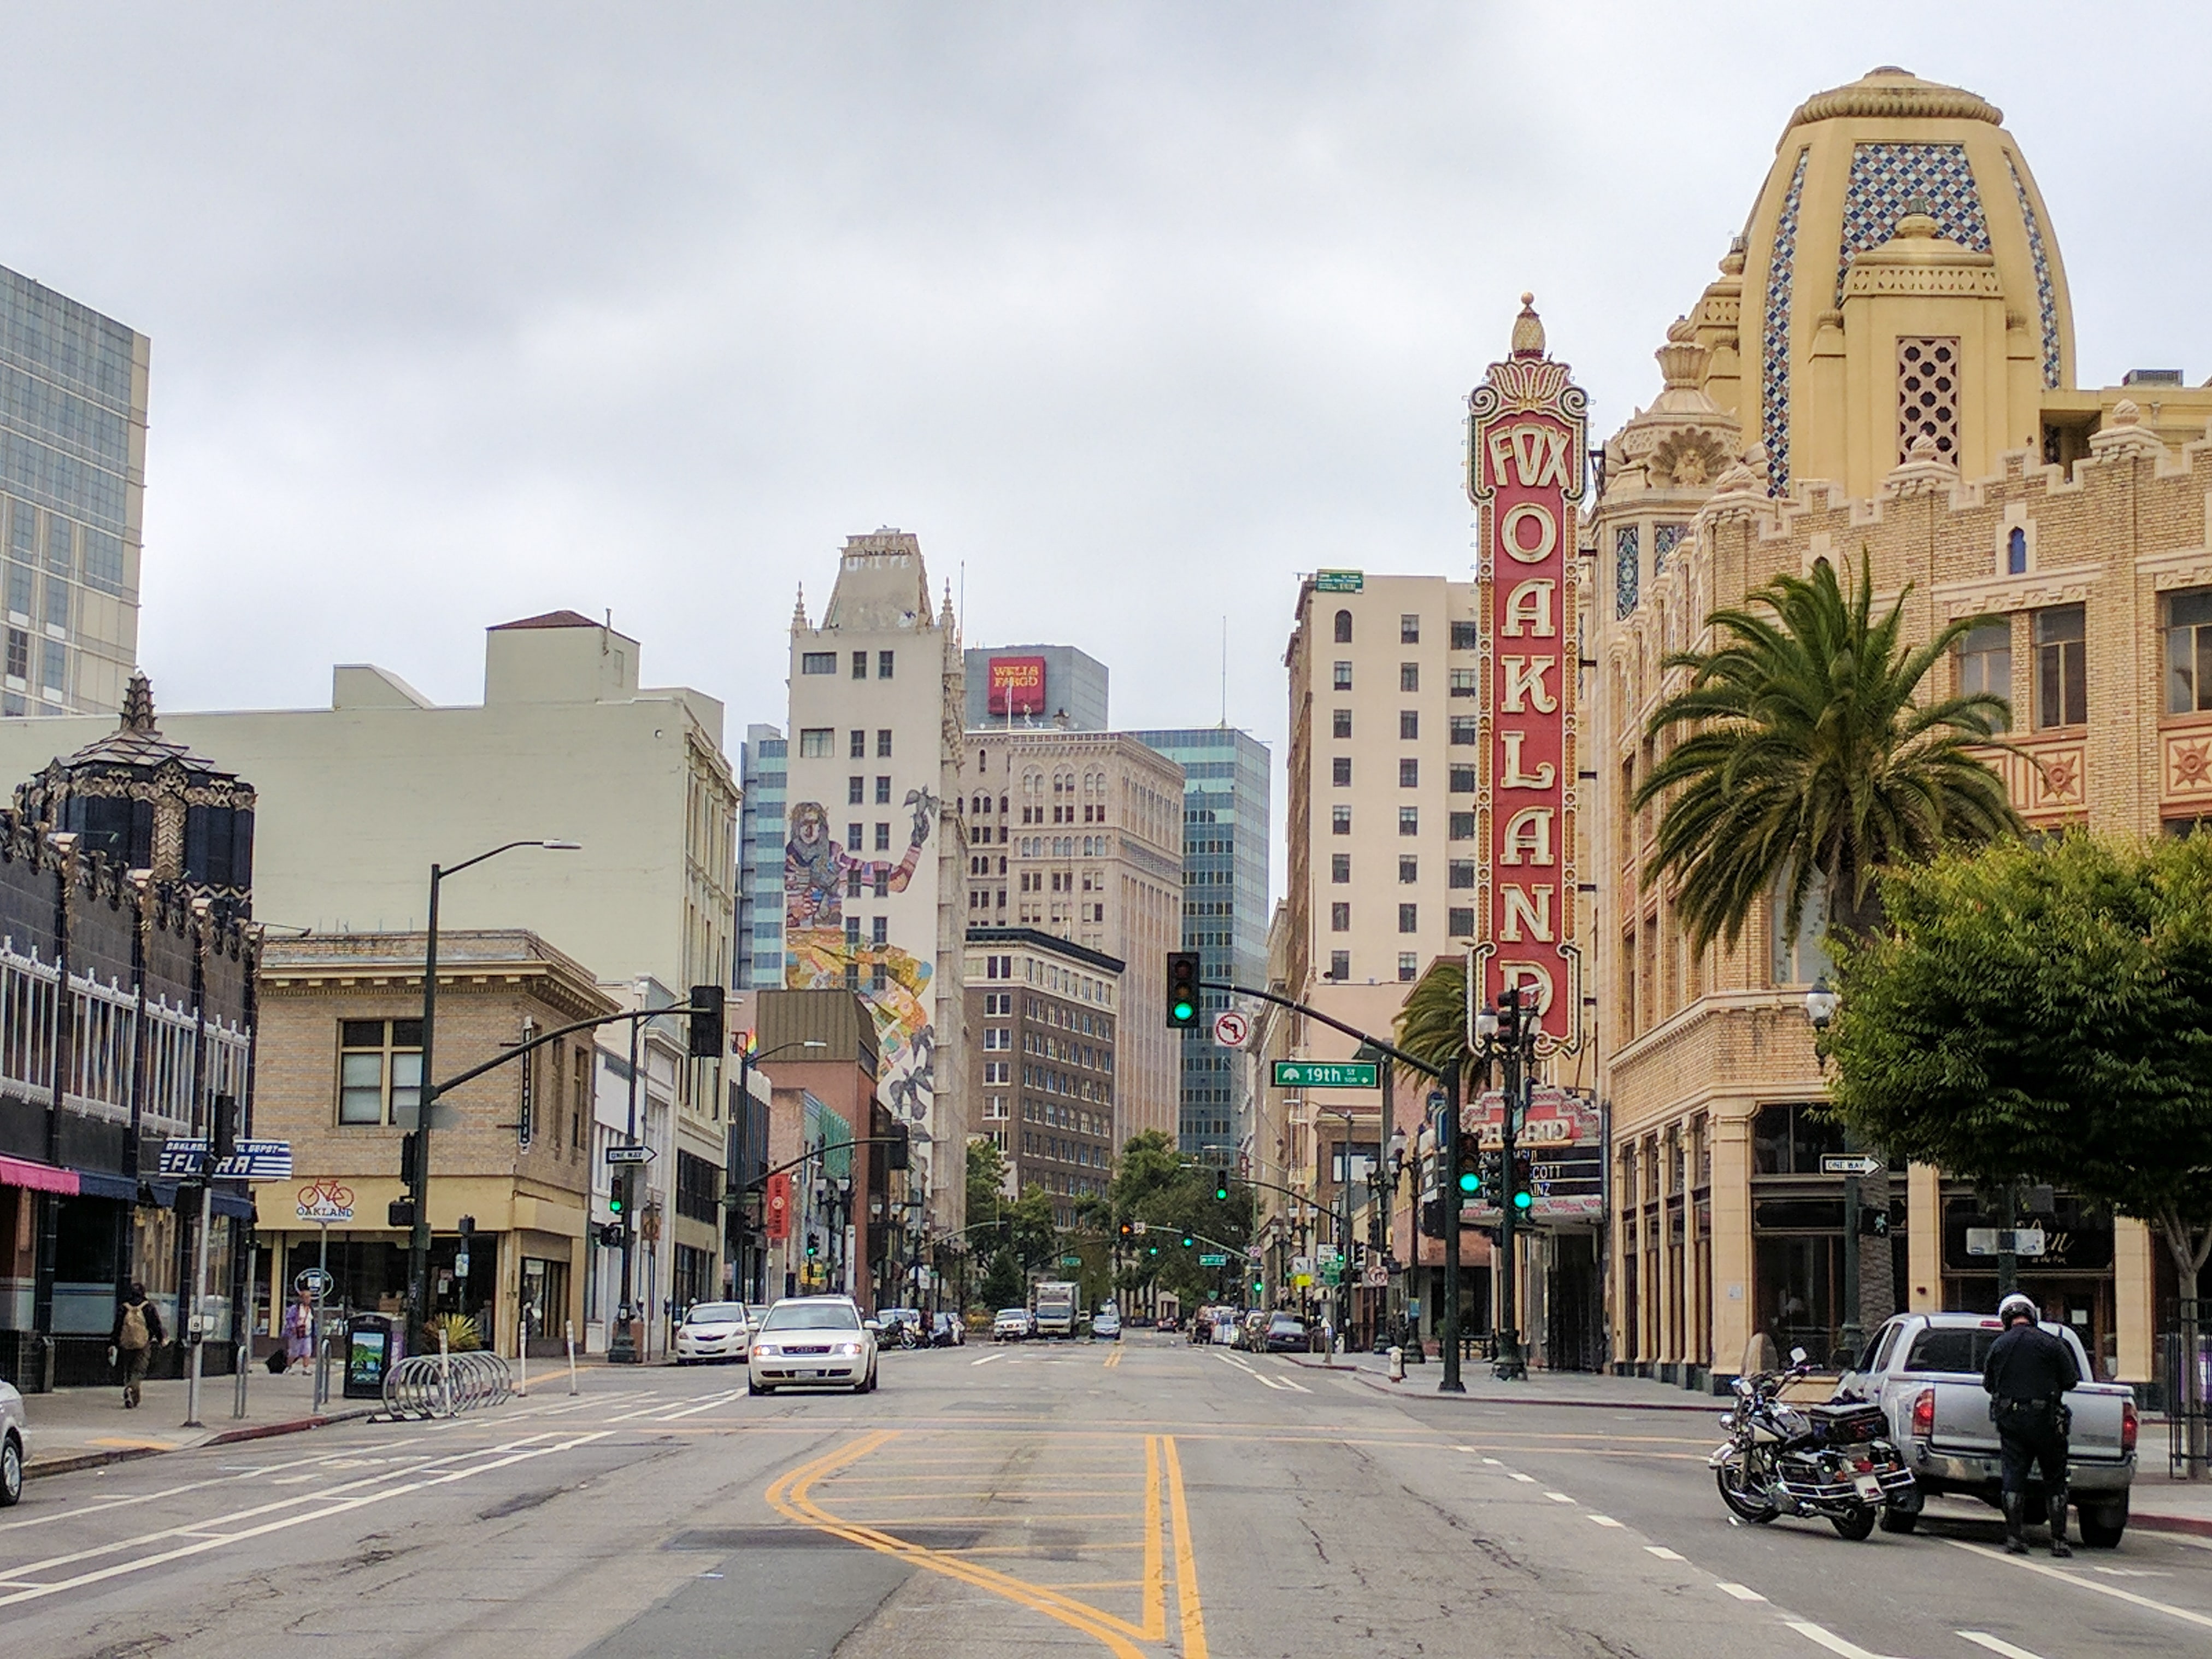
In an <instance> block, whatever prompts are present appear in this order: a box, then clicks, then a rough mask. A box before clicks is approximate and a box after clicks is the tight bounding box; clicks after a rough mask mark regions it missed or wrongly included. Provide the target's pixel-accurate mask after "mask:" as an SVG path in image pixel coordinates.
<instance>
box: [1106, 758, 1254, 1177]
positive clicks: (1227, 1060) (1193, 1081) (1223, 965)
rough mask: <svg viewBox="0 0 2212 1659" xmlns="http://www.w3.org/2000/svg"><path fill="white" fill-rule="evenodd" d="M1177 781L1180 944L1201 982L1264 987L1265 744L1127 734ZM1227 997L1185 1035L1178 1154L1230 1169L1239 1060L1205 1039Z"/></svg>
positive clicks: (1242, 1121) (1207, 1007)
mask: <svg viewBox="0 0 2212 1659" xmlns="http://www.w3.org/2000/svg"><path fill="white" fill-rule="evenodd" d="M1129 735H1130V736H1132V737H1133V738H1136V739H1137V741H1138V742H1139V743H1141V744H1145V745H1146V747H1148V748H1152V749H1156V750H1158V751H1159V752H1160V753H1161V754H1163V755H1165V756H1166V757H1168V758H1169V759H1170V760H1172V761H1176V762H1178V763H1181V765H1182V774H1183V797H1182V803H1183V813H1182V821H1183V890H1182V891H1183V905H1182V945H1183V949H1184V950H1186V951H1197V952H1199V954H1200V971H1201V973H1202V974H1203V975H1205V977H1206V978H1207V979H1210V980H1229V981H1233V982H1235V983H1237V984H1239V985H1265V984H1266V983H1267V805H1268V801H1267V790H1268V781H1269V778H1268V756H1267V744H1263V743H1261V742H1260V741H1259V740H1258V739H1257V738H1254V737H1252V736H1251V735H1250V734H1249V732H1239V731H1237V730H1236V729H1235V728H1234V727H1231V726H1202V727H1199V728H1197V729H1195V730H1190V731H1171V732H1131V733H1130V734H1129ZM1229 1000H1230V999H1229V998H1228V997H1226V996H1225V995H1224V994H1221V993H1219V992H1216V991H1208V992H1206V994H1205V997H1204V1012H1205V1013H1206V1019H1205V1020H1204V1021H1202V1022H1201V1024H1200V1028H1199V1029H1198V1030H1190V1031H1186V1032H1184V1033H1183V1034H1182V1035H1183V1048H1182V1108H1181V1112H1182V1117H1181V1123H1180V1126H1179V1127H1180V1134H1179V1136H1178V1139H1179V1141H1180V1143H1181V1146H1182V1150H1183V1151H1184V1152H1188V1153H1192V1154H1194V1155H1196V1156H1198V1157H1200V1158H1205V1159H1206V1160H1207V1161H1209V1162H1214V1163H1222V1164H1234V1162H1235V1159H1236V1156H1237V1152H1238V1151H1239V1150H1240V1149H1241V1148H1242V1146H1243V1141H1244V1139H1245V1137H1246V1135H1248V1134H1249V1133H1250V1131H1251V1116H1250V1107H1251V1103H1250V1102H1249V1099H1247V1098H1246V1097H1245V1095H1244V1086H1245V1085H1244V1079H1243V1073H1241V1072H1240V1071H1239V1070H1238V1069H1237V1060H1238V1056H1237V1055H1236V1054H1234V1053H1232V1052H1231V1050H1229V1049H1226V1048H1217V1047H1216V1046H1215V1045H1214V1042H1213V1032H1212V1024H1213V1022H1212V1015H1213V1014H1214V1013H1215V1012H1217V1011H1218V1010H1219V1009H1222V1008H1224V1007H1226V1006H1228V1003H1229Z"/></svg>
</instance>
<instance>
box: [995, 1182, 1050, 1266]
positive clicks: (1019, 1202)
mask: <svg viewBox="0 0 2212 1659" xmlns="http://www.w3.org/2000/svg"><path fill="white" fill-rule="evenodd" d="M1006 1245H1007V1248H1008V1249H1011V1250H1012V1251H1013V1253H1014V1259H1015V1260H1016V1261H1019V1262H1020V1263H1021V1264H1022V1266H1023V1267H1026V1268H1029V1269H1031V1270H1035V1269H1036V1268H1039V1267H1048V1266H1050V1265H1051V1263H1052V1261H1053V1258H1054V1256H1056V1255H1059V1254H1060V1229H1059V1226H1058V1225H1057V1223H1056V1222H1055V1221H1054V1218H1053V1212H1052V1195H1051V1194H1049V1193H1048V1192H1046V1191H1045V1189H1044V1188H1042V1187H1041V1186H1039V1185H1038V1184H1037V1183H1036V1182H1030V1184H1029V1186H1028V1187H1026V1188H1024V1189H1023V1192H1022V1195H1021V1196H1020V1197H1019V1198H1018V1199H1016V1200H1014V1201H1013V1202H1012V1204H1009V1205H1007V1206H1006Z"/></svg>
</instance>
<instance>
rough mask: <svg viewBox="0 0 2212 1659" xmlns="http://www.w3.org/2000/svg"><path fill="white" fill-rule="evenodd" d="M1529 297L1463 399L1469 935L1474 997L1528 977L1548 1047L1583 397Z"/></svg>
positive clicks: (1562, 935) (1567, 919) (1559, 1033)
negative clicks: (1476, 646) (1470, 781)
mask: <svg viewBox="0 0 2212 1659" xmlns="http://www.w3.org/2000/svg"><path fill="white" fill-rule="evenodd" d="M1529 299H1530V296H1529V295H1522V311H1521V314H1520V316H1519V317H1518V318H1517V319H1515V322H1514V325H1513V353H1512V356H1510V357H1509V358H1508V359H1507V360H1506V361H1505V362H1502V363H1492V365H1491V366H1490V372H1489V374H1488V376H1487V378H1486V379H1485V380H1484V381H1483V383H1482V385H1480V386H1477V387H1476V388H1475V389H1474V395H1473V396H1472V397H1470V398H1468V408H1469V410H1470V411H1471V419H1470V420H1469V422H1468V495H1469V496H1470V497H1471V498H1472V500H1473V501H1474V507H1475V513H1476V548H1477V567H1476V579H1477V580H1476V591H1477V599H1476V607H1477V614H1478V616H1479V617H1480V628H1481V635H1480V665H1479V668H1478V674H1479V680H1478V685H1479V688H1480V702H1479V703H1478V705H1477V708H1478V713H1479V715H1480V750H1479V754H1480V765H1479V768H1478V772H1477V789H1476V794H1475V831H1476V839H1477V848H1476V863H1475V935H1474V943H1475V955H1476V957H1477V959H1478V960H1479V961H1480V963H1481V969H1480V971H1481V975H1482V987H1481V988H1482V993H1483V995H1484V996H1485V998H1486V999H1487V1000H1491V1001H1493V1002H1494V1001H1495V1000H1496V999H1497V997H1498V993H1500V992H1501V991H1503V990H1504V989H1506V988H1507V987H1517V988H1520V989H1521V990H1522V993H1523V995H1524V997H1525V996H1526V995H1527V994H1528V993H1531V992H1533V993H1534V997H1535V1000H1536V1006H1537V1007H1538V1009H1539V1010H1540V1011H1541V1018H1542V1024H1543V1031H1544V1036H1543V1038H1542V1039H1541V1044H1540V1047H1541V1049H1542V1050H1544V1051H1548V1050H1550V1049H1553V1048H1577V1047H1579V1046H1580V1043H1581V1038H1582V1020H1581V1012H1582V994H1583V987H1582V953H1581V950H1580V945H1579V941H1578V939H1577V917H1578V915H1579V912H1580V906H1579V904H1578V903H1577V886H1576V879H1577V878H1576V867H1575V828H1576V826H1575V818H1576V810H1577V797H1578V793H1579V792H1578V790H1577V777H1576V770H1577V764H1578V762H1577V753H1576V729H1577V720H1576V708H1575V690H1576V681H1577V669H1578V667H1579V664H1578V661H1577V658H1578V656H1579V648H1578V646H1577V633H1576V627H1577V623H1576V617H1577V614H1578V611H1577V601H1578V599H1579V589H1578V585H1579V580H1580V575H1581V566H1580V563H1579V561H1578V560H1577V557H1576V550H1575V518H1574V512H1575V507H1576V505H1577V503H1578V502H1579V501H1581V500H1582V496H1583V482H1584V476H1585V467H1586V465H1587V461H1586V457H1587V448H1586V445H1585V442H1584V416H1585V411H1586V410H1587V408H1588V402H1589V400H1588V398H1586V397H1585V396H1584V394H1583V391H1582V389H1581V388H1580V387H1579V386H1574V385H1572V384H1571V382H1570V381H1569V380H1568V378H1567V372H1568V371H1567V366H1566V365H1565V363H1561V362H1553V360H1552V359H1551V358H1550V357H1549V356H1547V355H1546V354H1545V349H1544V329H1543V325H1542V324H1541V323H1540V322H1539V321H1538V320H1537V319H1536V313H1534V310H1532V309H1530V308H1529Z"/></svg>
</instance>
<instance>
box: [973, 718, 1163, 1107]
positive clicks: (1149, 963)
mask: <svg viewBox="0 0 2212 1659" xmlns="http://www.w3.org/2000/svg"><path fill="white" fill-rule="evenodd" d="M967 776H968V781H969V799H968V801H967V806H968V813H967V819H968V822H967V832H968V847H967V856H968V881H969V895H968V914H967V921H968V922H969V926H970V927H1033V928H1037V929H1041V930H1042V931H1043V932H1045V933H1050V934H1053V935H1054V936H1055V937H1057V938H1060V939H1068V940H1071V941H1073V943H1075V944H1077V945H1081V946H1083V947H1084V948H1085V950H1089V951H1101V952H1103V953H1104V954H1105V955H1107V956H1110V957H1116V958H1118V959H1119V960H1121V962H1122V963H1126V964H1127V974H1126V978H1125V982H1124V989H1123V993H1122V997H1121V1007H1122V1011H1123V1012H1125V1013H1126V1014H1127V1016H1128V1018H1129V1020H1130V1021H1131V1026H1130V1030H1129V1031H1128V1033H1127V1036H1126V1037H1125V1040H1124V1041H1123V1042H1122V1043H1121V1052H1120V1057H1119V1060H1118V1065H1119V1066H1120V1077H1121V1091H1120V1099H1119V1101H1118V1102H1117V1106H1118V1109H1119V1111H1120V1122H1119V1126H1118V1128H1117V1129H1116V1132H1115V1144H1116V1145H1119V1144H1121V1142H1123V1141H1126V1140H1127V1139H1128V1138H1129V1137H1130V1136H1132V1135H1134V1134H1139V1133H1142V1132H1144V1131H1145V1130H1147V1129H1158V1130H1160V1131H1162V1132H1163V1133H1167V1134H1170V1135H1172V1134H1174V1133H1176V1120H1177V1105H1176V1102H1177V1097H1178V1095H1179V1092H1180V1091H1179V1086H1178V1085H1179V1067H1178V1065H1177V1061H1178V1060H1179V1059H1180V1057H1181V1045H1180V1044H1179V1042H1176V1033H1173V1032H1171V1031H1170V1030H1168V1028H1167V1009H1166V1006H1165V1002H1164V999H1165V997H1166V995H1167V953H1168V952H1169V951H1173V950H1178V949H1180V948H1181V946H1182V897H1183V885H1182V811H1183V805H1182V801H1183V778H1182V768H1181V767H1179V766H1177V765H1176V763H1174V762H1173V761H1171V760H1170V759H1168V758H1167V757H1165V756H1164V755H1162V754H1160V753H1159V752H1158V750H1153V749H1150V748H1147V747H1146V745H1145V744H1141V743H1139V741H1137V739H1136V738H1133V737H1129V736H1127V735H1126V734H1124V733H1121V732H1052V731H1046V732H969V734H968V769H967Z"/></svg>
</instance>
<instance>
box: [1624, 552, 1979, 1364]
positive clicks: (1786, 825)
mask: <svg viewBox="0 0 2212 1659" xmlns="http://www.w3.org/2000/svg"><path fill="white" fill-rule="evenodd" d="M1910 592H1911V585H1910V584H1907V585H1906V587H1905V592H1902V593H1900V594H1899V596H1898V597H1897V599H1896V600H1895V602H1894V603H1893V604H1892V605H1890V606H1889V608H1888V610H1887V611H1885V612H1884V613H1883V614H1882V616H1881V617H1880V618H1879V619H1876V617H1875V615H1874V584H1873V577H1872V574H1871V572H1870V570H1869V564H1868V561H1867V558H1866V556H1865V555H1864V554H1863V553H1862V555H1861V556H1860V559H1859V569H1858V575H1857V580H1855V581H1854V582H1853V584H1852V587H1851V591H1850V593H1848V594H1846V593H1845V592H1844V591H1843V588H1842V586H1840V584H1839V583H1838V580H1837V577H1836V571H1835V568H1834V566H1832V565H1831V564H1830V563H1829V562H1828V561H1827V560H1826V559H1820V560H1816V561H1814V565H1813V571H1812V574H1811V575H1809V576H1795V575H1789V574H1784V575H1779V576H1777V577H1776V578H1775V579H1774V580H1772V581H1771V582H1770V583H1768V584H1767V585H1766V586H1765V587H1764V588H1761V589H1759V591H1758V592H1754V593H1753V594H1752V595H1750V597H1749V600H1748V603H1747V605H1744V606H1742V607H1741V608H1732V609H1725V610H1721V611H1715V612H1714V613H1713V614H1712V615H1711V617H1708V618H1707V625H1708V626H1709V627H1710V628H1711V629H1712V631H1713V632H1714V633H1715V634H1716V635H1717V636H1718V637H1717V641H1716V642H1715V644H1714V645H1713V646H1712V647H1711V649H1708V650H1699V651H1679V652H1675V653H1672V654H1671V655H1669V656H1668V658H1667V659H1666V665H1667V666H1668V667H1669V668H1677V669H1686V670H1687V671H1688V672H1689V679H1688V683H1687V684H1685V685H1684V686H1683V687H1682V689H1681V690H1678V691H1676V692H1675V693H1674V695H1673V696H1669V697H1667V698H1666V699H1665V700H1663V701H1662V702H1661V703H1660V705H1659V707H1658V708H1656V709H1655V710H1654V711H1653V712H1652V714H1651V718H1650V723H1649V725H1648V726H1646V728H1645V734H1646V736H1648V737H1650V738H1665V739H1670V740H1672V742H1673V746H1672V747H1671V749H1668V750H1665V751H1664V753H1663V757H1662V759H1661V760H1660V762H1659V763H1658V764H1657V765H1656V766H1655V767H1653V768H1652V769H1651V770H1650V773H1649V774H1648V775H1646V776H1645V778H1644V782H1643V784H1642V786H1641V787H1639V788H1638V790H1637V791H1636V794H1635V798H1634V799H1633V801H1632V806H1633V808H1634V810H1636V811H1639V812H1640V811H1643V810H1644V808H1645V807H1646V806H1648V805H1650V804H1651V803H1652V802H1654V801H1658V802H1662V803H1663V805H1662V809H1661V812H1660V817H1659V841H1658V854H1657V856H1656V858H1655V859H1654V860H1653V861H1652V864H1651V866H1650V868H1649V869H1648V870H1647V872H1645V877H1644V879H1645V882H1646V884H1647V885H1649V884H1656V883H1657V882H1659V881H1662V880H1666V879H1671V880H1672V881H1673V882H1674V884H1675V897H1674V905H1675V909H1676V913H1677V914H1678V915H1680V918H1681V920H1682V921H1683V923H1684V925H1685V926H1686V927H1687V928H1688V930H1689V934H1690V944H1691V948H1692V950H1696V951H1703V950H1705V948H1706V947H1707V946H1708V945H1711V943H1712V942H1713V941H1714V940H1715V939H1725V940H1726V941H1727V942H1728V944H1729V946H1730V947H1731V948H1733V947H1734V946H1735V944H1736V943H1737V941H1738V940H1739V939H1741V937H1742V933H1743V929H1744V926H1745V924H1746V923H1747V921H1749V920H1750V918H1751V915H1752V913H1753V909H1754V908H1756V906H1757V905H1758V903H1759V900H1760V899H1761V898H1762V897H1765V896H1768V895H1770V894H1771V895H1772V896H1774V898H1775V900H1776V902H1778V904H1779V905H1780V907H1781V915H1782V917H1783V925H1784V933H1785V934H1786V936H1787V937H1788V938H1789V939H1790V941H1791V942H1792V943H1793V944H1794V943H1795V942H1796V939H1797V935H1798V932H1799V928H1800V926H1801V924H1802V920H1803V918H1804V916H1805V915H1806V914H1807V911H1808V905H1809V903H1810V902H1811V901H1812V899H1813V898H1814V896H1816V895H1817V896H1820V898H1822V899H1823V900H1824V901H1825V902H1826V907H1827V913H1828V915H1829V917H1830V920H1831V921H1832V925H1833V928H1834V930H1835V932H1836V933H1840V934H1841V935H1842V936H1843V937H1844V938H1846V939H1863V938H1865V937H1866V936H1868V935H1869V933H1871V932H1872V931H1873V930H1874V928H1875V927H1876V926H1877V925H1878V924H1879V921H1880V903H1879V890H1878V888H1877V886H1876V880H1877V878H1878V876H1879V874H1880V872H1882V871H1883V870H1885V869H1888V868H1891V867H1894V866H1899V865H1906V864H1915V863H1919V862H1922V861H1924V860H1928V859H1929V858H1933V857H1935V856H1936V854H1939V853H1940V852H1942V850H1943V849H1944V848H1946V847H1949V846H1953V845H1959V844H1967V843H1978V842H1986V841H1988V840H1990V838H1992V837H1994V836H2000V835H2002V834H2005V833H2007V832H2008V831H2012V830H2016V829H2018V828H2019V818H2018V817H2017V816H2016V815H2015V813H2014V811H2013V809H2012V803H2011V800H2010V798H2009V797H2008V795H2007V794H2006V793H2005V787H2004V782H2003V781H2002V779H2001V778H1999V777H1998V776H1997V775H1996V772H1995V771H1993V770H1992V769H1990V767H1989V765H1988V764H1987V763H1985V762H1984V760H1983V759H1982V758H1981V757H1979V756H1978V755H1977V754H1975V753H1974V752H1973V751H1974V750H1975V749H1976V748H1977V747H1978V746H1986V745H1988V744H1991V743H1993V742H1999V741H2001V740H2000V739H1998V738H1997V737H1996V732H1997V731H1998V730H1999V728H2000V727H2001V726H2002V724H2003V723H2004V721H2005V720H2006V719H2007V718H2008V714H2009V710H2008V706H2007V704H2006V702H2005V701H2004V699H2003V698H2002V697H1998V696H1993V695H1990V694H1989V693H1986V692H1976V693H1972V694H1970V695H1968V696H1957V697H1932V698H1929V699H1927V700H1925V701H1923V690H1925V683H1926V681H1927V678H1928V676H1929V672H1930V671H1931V670H1933V669H1934V668H1935V667H1936V664H1938V663H1939V662H1941V661H1942V659H1943V658H1944V657H1945V656H1946V655H1947V654H1948V653H1949V652H1950V650H1951V648H1952V647H1953V646H1954V645H1955V644H1956V643H1957V642H1958V640H1959V637H1960V635H1962V634H1964V633H1966V630H1967V629H1971V628H1973V627H1976V626H1978V625H1979V624H1980V623H1983V622H1984V621H1986V620H1987V618H1984V617H1966V618H1962V619H1961V620H1960V621H1957V622H1954V623H1951V624H1950V625H1949V626H1948V627H1947V628H1944V629H1942V630H1941V631H1940V632H1938V633H1937V634H1936V636H1935V637H1934V638H1933V639H1931V640H1929V641H1927V642H1926V643H1925V644H1923V645H1920V646H1917V647H1909V646H1908V645H1907V644H1906V643H1905V637H1904V632H1905V596H1906V595H1907V594H1909V593H1910ZM1866 1195H1867V1198H1868V1199H1869V1201H1870V1202H1872V1203H1873V1204H1874V1205H1875V1206H1876V1207H1877V1208H1884V1209H1886V1208H1887V1206H1888V1203H1889V1179H1888V1176H1887V1172H1886V1171H1885V1172H1884V1173H1882V1174H1880V1175H1877V1176H1874V1177H1872V1178H1871V1180H1870V1181H1869V1182H1868V1184H1867V1188H1866ZM1851 1244H1852V1247H1853V1248H1856V1249H1857V1251H1858V1253H1859V1254H1858V1265H1859V1306H1858V1309H1857V1317H1858V1320H1859V1322H1861V1323H1862V1324H1873V1323H1877V1322H1880V1321H1881V1320H1883V1319H1886V1318H1887V1317H1888V1316H1889V1315H1890V1314H1891V1313H1892V1312H1893V1311H1894V1310H1895V1309H1896V1306H1897V1289H1896V1284H1895V1278H1894V1271H1893V1262H1892V1257H1891V1255H1890V1249H1889V1246H1888V1243H1887V1241H1885V1240H1882V1239H1878V1238H1865V1239H1859V1240H1855V1241H1851Z"/></svg>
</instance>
